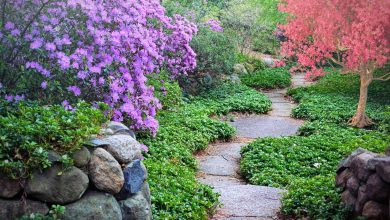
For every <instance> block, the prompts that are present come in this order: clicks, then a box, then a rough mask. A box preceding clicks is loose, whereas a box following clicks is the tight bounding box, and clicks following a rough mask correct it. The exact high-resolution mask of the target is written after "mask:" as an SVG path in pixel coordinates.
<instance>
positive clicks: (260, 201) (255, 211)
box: [214, 185, 284, 219]
mask: <svg viewBox="0 0 390 220" xmlns="http://www.w3.org/2000/svg"><path fill="white" fill-rule="evenodd" d="M214 190H215V192H217V193H220V194H221V197H220V202H221V203H222V204H224V205H223V206H222V208H220V209H219V210H218V211H217V213H216V215H215V216H214V219H234V218H236V219H239V218H243V219H248V217H255V218H265V219H266V218H272V217H275V216H277V212H278V211H279V209H280V206H281V204H280V199H281V198H282V193H283V192H284V190H282V189H278V188H273V187H266V186H253V185H236V186H228V187H220V188H215V189H214Z"/></svg>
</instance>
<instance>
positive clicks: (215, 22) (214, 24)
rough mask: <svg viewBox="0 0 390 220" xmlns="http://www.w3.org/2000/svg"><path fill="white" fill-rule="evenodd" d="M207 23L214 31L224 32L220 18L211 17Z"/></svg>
mask: <svg viewBox="0 0 390 220" xmlns="http://www.w3.org/2000/svg"><path fill="white" fill-rule="evenodd" d="M205 25H206V26H207V27H209V28H210V30H212V31H214V32H222V31H223V28H222V26H221V23H220V22H219V21H218V20H215V19H209V20H207V21H206V23H205Z"/></svg>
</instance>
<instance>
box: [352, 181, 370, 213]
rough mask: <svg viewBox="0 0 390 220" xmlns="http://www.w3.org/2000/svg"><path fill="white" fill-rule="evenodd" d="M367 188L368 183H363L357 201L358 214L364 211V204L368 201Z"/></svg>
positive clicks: (356, 209)
mask: <svg viewBox="0 0 390 220" xmlns="http://www.w3.org/2000/svg"><path fill="white" fill-rule="evenodd" d="M366 189H367V188H366V185H362V186H360V187H359V191H358V197H357V200H356V203H355V212H356V213H358V214H360V213H361V212H362V210H363V207H364V204H365V203H366V202H367V201H368V196H367V193H366Z"/></svg>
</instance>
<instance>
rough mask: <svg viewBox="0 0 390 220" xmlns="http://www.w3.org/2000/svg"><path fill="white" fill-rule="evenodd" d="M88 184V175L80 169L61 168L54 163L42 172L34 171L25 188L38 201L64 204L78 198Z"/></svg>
mask: <svg viewBox="0 0 390 220" xmlns="http://www.w3.org/2000/svg"><path fill="white" fill-rule="evenodd" d="M88 184H89V179H88V176H87V175H85V174H84V173H83V172H82V171H81V170H80V169H78V168H76V167H73V166H72V167H70V168H69V169H67V170H63V168H62V165H61V164H55V165H54V166H52V167H51V168H49V169H47V170H45V171H44V172H43V173H40V172H35V173H34V174H33V177H32V179H30V180H28V182H27V185H26V188H25V190H26V193H27V195H28V196H31V197H33V198H36V199H38V200H40V201H43V202H49V203H55V204H65V203H70V202H73V201H76V200H77V199H80V198H81V196H82V195H83V193H84V192H85V190H86V189H87V187H88Z"/></svg>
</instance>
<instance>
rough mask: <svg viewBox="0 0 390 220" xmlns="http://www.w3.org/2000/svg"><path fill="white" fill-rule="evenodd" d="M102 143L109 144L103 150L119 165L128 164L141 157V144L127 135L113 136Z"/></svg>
mask: <svg viewBox="0 0 390 220" xmlns="http://www.w3.org/2000/svg"><path fill="white" fill-rule="evenodd" d="M103 141H106V142H108V143H110V144H109V145H107V146H106V147H105V149H106V150H107V151H108V152H110V154H111V155H112V156H114V158H115V159H116V160H117V161H118V162H119V163H121V164H126V163H130V162H131V161H133V160H136V159H140V158H141V156H142V153H141V144H140V143H138V141H136V140H135V139H134V138H132V137H131V136H129V135H123V134H119V135H113V136H109V137H107V138H104V139H103Z"/></svg>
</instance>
